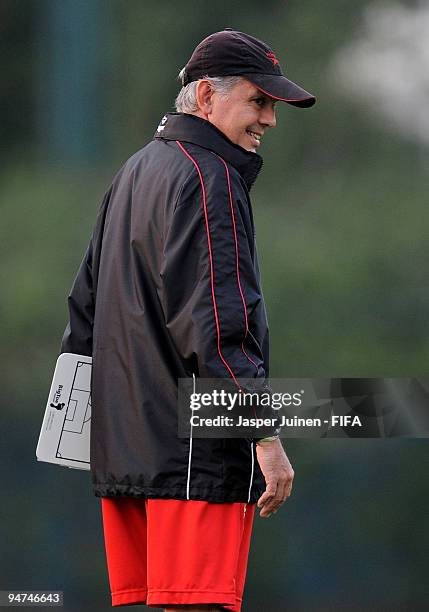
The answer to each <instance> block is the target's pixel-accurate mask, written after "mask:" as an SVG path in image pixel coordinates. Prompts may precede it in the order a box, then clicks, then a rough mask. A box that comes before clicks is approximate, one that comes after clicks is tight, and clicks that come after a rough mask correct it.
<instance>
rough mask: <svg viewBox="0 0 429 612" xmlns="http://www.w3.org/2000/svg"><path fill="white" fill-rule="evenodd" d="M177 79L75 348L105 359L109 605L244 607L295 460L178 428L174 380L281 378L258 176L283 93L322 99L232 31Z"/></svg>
mask: <svg viewBox="0 0 429 612" xmlns="http://www.w3.org/2000/svg"><path fill="white" fill-rule="evenodd" d="M180 77H181V79H182V85H183V88H182V90H181V91H180V93H179V95H178V97H177V100H176V107H177V111H178V113H168V114H167V115H165V116H164V117H163V118H162V120H161V122H160V124H159V126H158V128H157V131H156V134H155V137H154V140H152V142H150V143H149V144H148V145H146V146H145V147H144V148H143V149H141V150H140V151H138V152H137V153H136V154H135V155H134V156H132V157H131V158H130V159H129V160H128V161H127V162H126V163H125V165H124V166H123V167H122V169H121V170H120V171H119V172H118V174H117V175H116V177H115V178H114V180H113V183H112V185H111V187H110V188H109V190H108V192H107V193H106V196H105V198H104V200H103V203H102V205H101V208H100V211H99V215H98V219H97V223H96V226H95V229H94V233H93V235H92V238H91V242H90V245H89V247H88V250H87V253H86V255H85V259H84V261H83V263H82V266H81V268H80V270H79V272H78V275H77V278H76V280H75V283H74V286H73V288H72V291H71V294H70V298H69V307H70V323H69V326H68V328H67V329H66V332H65V335H64V339H63V344H62V351H63V352H65V351H68V352H75V353H83V354H89V355H90V354H92V355H93V378H92V430H91V470H92V478H93V484H94V491H95V494H96V495H98V496H101V497H102V510H103V521H104V532H105V543H106V553H107V562H108V570H109V578H110V585H111V591H112V604H113V605H114V606H116V605H129V604H137V603H146V604H147V605H149V606H156V607H165V608H168V609H173V610H186V609H192V610H207V609H212V610H220V609H227V610H233V611H239V610H240V607H241V600H242V593H243V588H244V580H245V573H246V567H247V557H248V550H249V543H250V534H251V528H252V520H253V515H254V508H255V504H256V503H257V505H258V506H259V508H260V516H261V517H269V516H270V515H271V514H272V513H274V512H276V511H277V510H278V508H279V507H280V506H281V504H283V502H284V501H285V500H286V499H287V497H288V496H289V495H290V492H291V487H292V479H293V470H292V467H291V465H290V463H289V461H288V459H287V457H286V454H285V452H284V450H283V447H282V445H281V443H280V440H279V439H278V437H277V436H275V435H274V436H269V437H268V438H265V439H262V440H257V439H255V440H251V439H250V440H249V439H246V438H241V439H198V438H194V439H193V438H192V435H191V436H190V438H180V437H178V433H177V431H178V416H177V386H178V379H179V378H191V379H193V381H194V383H195V381H198V379H200V378H229V379H231V380H232V381H233V382H235V383H237V385H238V384H239V382H238V381H239V380H240V379H244V378H246V379H248V378H253V379H254V378H257V379H260V380H261V381H265V380H266V378H267V377H268V328H267V323H266V314H265V307H264V301H263V296H262V291H261V287H260V279H259V270H258V259H257V253H256V249H255V241H254V226H253V217H252V211H251V203H250V199H249V190H250V188H251V186H252V184H253V182H254V181H255V179H256V176H257V174H258V172H259V170H260V168H261V165H262V160H261V158H260V157H259V156H258V155H257V154H256V151H257V150H258V149H259V147H260V146H261V139H262V138H263V136H264V133H265V131H266V130H268V129H269V128H273V127H274V126H275V125H276V117H275V103H276V102H277V101H278V100H281V101H284V102H288V103H289V104H294V105H295V106H300V107H306V106H311V105H312V104H313V103H314V101H315V99H314V97H313V96H312V95H311V94H309V93H308V92H306V91H305V90H303V89H302V88H301V87H299V86H298V85H296V84H295V83H293V82H292V81H289V80H288V79H287V78H286V77H285V76H284V75H283V73H282V71H281V68H280V64H279V61H278V59H277V57H276V55H275V53H274V52H273V51H272V49H271V48H270V47H268V46H267V45H266V44H265V43H263V42H262V41H260V40H258V39H256V38H253V37H252V36H249V35H247V34H244V33H242V32H237V31H233V30H224V31H222V32H217V33H215V34H212V35H211V36H209V37H208V38H206V39H204V40H203V41H202V42H201V43H200V44H199V45H198V46H197V47H196V49H195V51H194V53H193V54H192V56H191V58H190V60H189V61H188V63H187V64H186V66H185V68H184V69H183V70H182V71H181V73H180Z"/></svg>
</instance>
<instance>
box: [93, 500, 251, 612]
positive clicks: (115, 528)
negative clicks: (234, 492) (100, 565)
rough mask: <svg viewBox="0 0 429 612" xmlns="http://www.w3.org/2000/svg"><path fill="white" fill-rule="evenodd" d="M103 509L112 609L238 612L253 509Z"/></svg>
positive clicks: (182, 504) (113, 505) (126, 503)
mask: <svg viewBox="0 0 429 612" xmlns="http://www.w3.org/2000/svg"><path fill="white" fill-rule="evenodd" d="M101 501H102V510H103V525H104V539H105V544H106V556H107V566H108V570H109V580H110V589H111V591H112V606H123V605H129V604H141V603H145V604H146V605H147V606H153V607H163V606H164V605H174V604H175V605H185V604H218V605H222V606H223V607H224V608H225V609H226V610H232V611H233V612H239V610H240V608H241V601H242V595H243V589H244V581H245V577H246V569H247V558H248V554H249V545H250V536H251V531H252V523H253V516H254V512H255V505H254V504H243V503H232V504H231V503H230V504H212V503H209V502H205V501H192V500H190V501H180V500H176V499H139V498H135V497H112V498H110V497H103V498H102V500H101Z"/></svg>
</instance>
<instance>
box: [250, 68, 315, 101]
mask: <svg viewBox="0 0 429 612" xmlns="http://www.w3.org/2000/svg"><path fill="white" fill-rule="evenodd" d="M243 77H244V78H245V79H248V80H249V81H251V82H252V83H253V84H254V85H256V87H257V88H258V89H259V90H260V91H262V92H263V93H264V94H267V96H270V97H271V98H274V99H275V100H281V101H282V102H287V103H288V104H292V105H293V106H300V107H301V108H308V107H309V106H313V104H314V103H315V102H316V98H315V97H314V96H313V94H311V93H309V92H308V91H305V89H303V88H302V87H300V86H299V85H297V84H296V83H294V82H293V81H289V79H287V78H286V77H285V76H280V75H272V74H255V73H252V74H243Z"/></svg>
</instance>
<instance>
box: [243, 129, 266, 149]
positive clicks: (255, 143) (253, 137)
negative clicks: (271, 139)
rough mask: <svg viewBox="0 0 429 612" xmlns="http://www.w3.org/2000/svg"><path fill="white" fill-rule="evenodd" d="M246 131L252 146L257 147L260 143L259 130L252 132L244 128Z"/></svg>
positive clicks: (260, 135)
mask: <svg viewBox="0 0 429 612" xmlns="http://www.w3.org/2000/svg"><path fill="white" fill-rule="evenodd" d="M246 133H247V134H249V136H250V138H251V140H252V144H253V146H254V147H259V145H260V144H261V137H262V134H260V133H259V132H253V131H252V130H246Z"/></svg>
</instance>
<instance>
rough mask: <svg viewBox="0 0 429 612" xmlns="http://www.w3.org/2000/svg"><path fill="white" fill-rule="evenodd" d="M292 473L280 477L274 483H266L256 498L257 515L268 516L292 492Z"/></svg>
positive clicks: (273, 512)
mask: <svg viewBox="0 0 429 612" xmlns="http://www.w3.org/2000/svg"><path fill="white" fill-rule="evenodd" d="M292 481H293V475H289V474H288V476H285V477H284V478H280V479H279V480H278V481H277V482H276V483H269V484H267V488H266V490H265V491H264V493H263V494H262V495H261V497H260V498H259V500H258V508H261V511H260V513H259V515H260V516H261V517H262V518H269V517H270V516H271V515H272V514H275V513H276V512H277V510H278V509H279V508H280V507H281V506H282V505H283V504H284V503H285V501H286V500H287V498H288V497H290V495H291V493H292Z"/></svg>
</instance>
